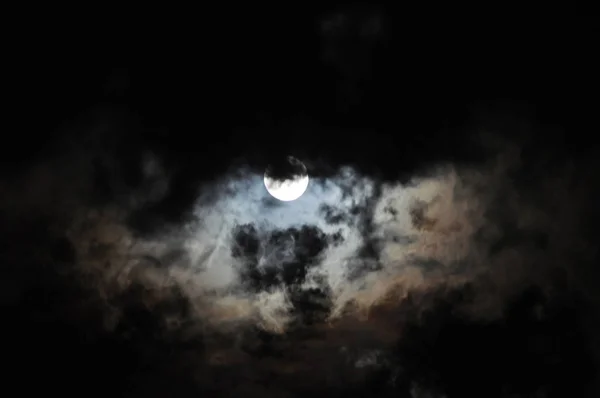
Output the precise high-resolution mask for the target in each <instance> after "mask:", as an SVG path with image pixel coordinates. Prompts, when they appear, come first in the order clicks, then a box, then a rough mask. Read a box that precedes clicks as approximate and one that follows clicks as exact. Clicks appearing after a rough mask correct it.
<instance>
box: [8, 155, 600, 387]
mask: <svg viewBox="0 0 600 398" xmlns="http://www.w3.org/2000/svg"><path fill="white" fill-rule="evenodd" d="M115 145H116V146H118V144H115ZM92 147H93V146H92ZM77 149H78V150H77V151H73V152H72V153H69V154H66V155H64V156H62V157H58V158H57V159H54V160H51V161H46V162H44V163H41V164H39V165H37V166H35V167H33V168H32V169H31V170H30V171H29V172H28V174H27V175H26V176H25V178H24V179H23V181H24V182H22V183H14V184H9V183H5V184H4V186H3V187H2V189H3V192H4V193H5V195H3V196H2V200H3V201H4V203H3V207H2V208H3V212H2V216H3V219H5V220H8V221H10V220H13V219H14V214H18V215H24V214H27V215H28V217H29V218H30V219H31V225H33V224H34V221H35V220H38V219H39V218H38V217H39V216H40V215H44V217H46V220H48V225H50V228H49V231H44V232H43V234H50V235H53V236H54V237H55V238H56V239H58V237H62V238H63V239H64V238H65V236H63V235H61V234H63V231H67V233H66V241H67V242H68V244H67V246H69V249H68V250H67V251H71V252H72V253H71V254H70V255H69V256H65V257H64V260H61V264H62V263H65V264H66V263H70V266H69V267H56V268H55V269H56V270H58V271H57V272H58V273H60V274H61V275H67V276H68V278H69V281H71V283H74V282H73V281H74V280H75V281H76V283H75V284H76V285H78V286H80V287H81V288H82V290H83V291H84V292H85V293H81V297H82V299H81V300H80V302H78V303H77V304H70V305H73V306H76V308H77V311H81V312H85V311H84V310H83V309H84V308H96V309H97V308H100V310H98V311H97V312H99V313H100V314H101V316H99V317H100V318H101V319H102V321H101V324H102V326H103V328H104V329H105V331H110V332H111V333H116V334H118V335H120V336H121V335H122V336H134V337H131V338H134V339H143V338H146V337H143V336H145V334H144V332H143V330H151V331H153V332H152V333H156V334H157V335H159V336H161V338H162V339H165V341H166V340H168V341H170V342H177V343H178V344H184V343H187V342H194V343H193V344H195V345H194V347H202V349H200V348H194V349H190V350H191V351H190V352H193V353H194V354H195V355H196V356H197V358H195V359H193V360H192V359H186V360H189V361H190V363H187V362H186V366H189V367H191V368H193V371H191V370H190V372H192V373H194V374H195V373H198V372H199V373H200V374H202V376H198V377H199V378H200V379H201V380H200V381H199V383H200V384H201V385H203V386H214V383H216V382H213V381H211V377H212V376H211V375H214V374H221V375H222V374H228V375H229V376H231V378H232V380H240V385H241V384H243V383H241V380H245V381H247V380H249V379H253V378H259V377H260V375H262V374H266V373H268V372H274V374H276V375H277V376H276V377H275V378H276V379H277V380H278V381H277V383H281V384H278V386H283V385H285V383H286V382H292V381H293V380H296V379H298V378H299V377H300V376H299V375H307V377H308V376H310V378H311V380H313V382H315V383H317V384H319V383H321V384H325V383H331V385H334V386H337V387H339V388H349V386H355V387H356V386H359V385H361V386H372V385H384V386H387V387H385V388H396V389H406V390H407V391H410V390H412V391H413V395H414V396H426V395H424V394H425V391H429V390H431V391H437V390H440V391H441V390H444V388H451V387H452V386H450V387H448V386H444V385H442V386H440V385H437V384H436V383H437V382H436V381H435V380H438V379H437V378H438V375H437V373H436V372H442V373H444V374H446V375H448V374H453V375H454V376H455V377H458V376H457V375H456V374H454V373H452V372H453V370H452V368H451V367H450V366H449V365H448V363H446V362H443V361H441V359H440V361H441V362H440V363H438V364H436V365H435V366H434V368H435V369H433V370H431V372H430V370H429V369H424V368H422V367H425V368H426V367H427V366H426V364H423V363H422V362H420V361H421V359H419V358H420V357H419V356H428V355H434V353H432V352H430V351H428V349H429V348H428V347H430V345H431V344H432V343H431V342H432V339H433V338H434V337H432V336H434V335H435V333H437V332H436V331H439V332H440V333H441V334H442V335H444V336H447V337H445V338H447V339H448V340H444V341H445V342H446V343H445V344H446V345H444V346H443V347H445V348H444V349H447V350H449V351H448V352H450V354H451V355H452V357H453V358H456V357H460V356H461V355H462V353H461V352H458V351H452V350H451V349H450V347H451V345H452V344H451V342H450V340H453V339H456V340H455V341H460V342H462V343H464V344H465V345H466V346H468V345H469V344H470V341H471V340H469V338H468V336H475V335H478V333H479V331H481V328H485V326H484V325H488V326H489V325H491V326H490V327H491V328H492V329H493V330H492V331H490V332H487V331H486V332H485V333H488V334H485V333H484V335H485V336H487V337H485V336H484V337H481V340H477V339H476V338H475V337H473V339H472V341H475V342H481V347H484V346H485V344H487V343H489V341H491V340H493V336H495V335H494V333H497V330H500V329H501V326H500V325H501V324H502V322H503V321H504V320H505V319H506V317H507V316H509V315H507V314H511V313H513V312H514V311H516V312H518V308H526V309H527V310H523V311H525V313H526V314H525V315H523V317H524V319H525V321H524V322H525V323H527V324H532V325H538V323H537V322H541V323H542V324H544V325H546V326H547V327H548V330H550V331H552V333H555V334H556V336H557V337H556V338H557V339H561V341H563V340H564V341H569V342H570V341H571V340H569V338H568V337H565V336H566V335H565V334H564V333H563V331H562V330H561V329H560V327H559V325H558V324H555V323H553V322H554V321H553V320H552V319H553V318H552V317H553V316H555V315H553V311H555V308H557V307H560V305H559V303H557V302H556V301H553V300H549V301H544V298H545V297H552V296H554V295H556V294H558V293H559V292H564V291H568V292H575V291H576V292H577V294H581V295H583V297H585V299H586V300H595V299H596V296H595V294H597V293H595V290H594V286H593V284H592V283H591V281H592V280H593V278H591V277H590V275H593V272H594V271H593V269H592V267H591V266H590V264H591V263H592V261H593V258H594V255H595V249H594V242H593V240H591V239H590V238H589V235H588V234H587V231H588V228H592V229H593V228H594V226H593V224H590V223H588V220H587V219H586V217H585V214H586V210H587V209H589V208H591V206H593V205H594V203H593V201H592V200H591V199H590V198H591V197H592V196H591V195H590V192H593V190H592V189H593V188H592V182H591V181H590V180H589V179H587V178H585V177H582V176H580V175H578V174H576V173H575V170H576V169H575V167H574V165H572V164H568V163H567V164H562V165H561V164H559V163H558V162H557V161H555V163H552V162H549V163H548V162H546V163H543V162H538V161H536V162H531V161H529V160H527V159H526V158H525V155H524V154H523V152H522V151H521V150H520V148H519V147H518V146H510V145H506V146H502V147H501V148H500V149H499V150H497V156H494V157H490V159H489V161H488V162H487V163H483V164H478V165H476V166H474V165H470V166H464V165H457V164H450V163H440V164H436V165H431V166H429V167H428V168H427V169H421V170H417V171H415V173H414V175H413V177H412V178H411V179H409V180H407V181H405V182H391V181H381V180H378V179H377V178H376V177H373V176H371V175H368V174H364V173H361V172H359V171H358V169H357V168H355V167H352V165H340V166H339V167H337V169H336V172H335V173H331V174H330V175H328V176H327V177H322V176H318V175H316V176H312V178H311V182H310V185H309V188H308V190H307V191H306V193H305V194H304V195H303V196H302V197H301V198H300V199H298V200H297V201H294V202H289V203H281V202H278V201H276V200H274V199H273V198H271V197H270V196H269V195H268V193H267V192H266V191H265V189H264V185H263V182H262V175H261V174H260V173H258V172H256V170H254V169H253V168H251V167H246V166H243V165H240V166H239V167H237V168H235V169H232V170H230V171H229V172H227V173H225V174H222V175H219V176H217V177H215V178H213V179H212V180H210V181H205V182H199V183H198V186H197V191H196V192H197V194H196V195H195V201H194V202H193V204H192V206H191V208H190V209H189V211H188V212H186V213H185V217H184V218H183V220H182V221H181V222H170V223H164V224H157V225H161V227H160V228H156V227H154V228H152V233H140V232H144V231H140V228H139V226H138V225H134V223H132V219H133V218H135V217H132V215H136V214H137V215H139V214H142V215H144V214H145V215H148V216H150V215H152V211H156V208H155V207H153V206H154V205H156V204H160V203H162V202H163V201H164V200H165V198H168V196H169V194H170V190H171V187H172V183H173V181H172V172H171V170H169V169H168V168H166V167H165V166H164V162H163V160H162V159H161V157H160V156H158V155H157V154H156V153H153V152H152V151H149V150H147V149H146V148H143V147H140V148H138V149H137V150H136V151H137V152H139V153H135V154H131V155H132V158H133V159H135V162H134V163H135V164H136V167H137V168H138V169H139V178H137V179H134V180H135V182H134V183H127V182H126V181H123V178H122V177H121V173H120V170H121V169H122V168H123V167H130V166H124V165H123V164H122V162H120V160H119V158H118V156H116V155H114V152H111V151H112V149H110V148H109V149H103V150H97V149H94V148H89V149H87V150H86V151H81V150H79V149H81V147H80V146H77ZM134 155H135V156H134ZM74 164H75V165H77V167H73V165H74ZM98 164H100V165H104V166H102V167H100V169H103V170H104V177H105V183H106V184H105V185H107V186H108V187H110V189H109V190H108V191H109V194H108V195H107V196H106V197H105V199H103V200H99V199H98V197H97V195H96V194H97V192H98V191H97V186H96V185H95V184H96V182H94V180H93V179H91V178H90V176H93V175H94V173H95V170H97V168H98V167H99V166H97V165H98ZM237 164H240V163H237ZM582 164H583V166H585V167H587V168H588V169H591V168H592V166H593V162H592V161H590V164H586V163H584V162H583V161H582ZM550 166H551V167H550ZM107 170H108V171H107ZM515 170H516V171H519V174H518V175H517V176H515V175H516V174H515ZM109 171H110V172H109ZM523 176H524V177H523ZM67 177H68V178H67ZM523 180H524V181H523ZM148 209H151V211H148ZM12 223H13V224H14V220H13V222H12ZM11 225H12V224H11ZM22 228H23V231H27V233H25V232H24V233H23V237H24V238H20V239H22V241H23V242H25V243H23V245H25V244H31V245H33V246H34V247H39V248H40V250H37V251H31V250H30V249H26V248H25V246H23V247H22V248H20V249H19V248H18V247H14V248H11V252H10V253H12V254H11V256H13V257H14V258H20V259H25V258H27V259H29V261H30V262H33V263H35V262H39V263H42V262H45V261H50V263H51V264H55V262H56V264H58V262H57V260H56V258H57V255H56V254H55V253H57V252H56V251H54V250H55V248H57V247H58V246H60V245H59V244H58V243H57V244H56V246H53V245H50V244H46V243H43V244H42V243H41V242H42V240H43V239H41V238H40V239H37V238H35V236H34V235H33V234H31V233H30V232H29V231H30V229H28V228H29V227H26V226H25V225H24V226H23V227H22ZM15 233H16V232H8V231H5V236H7V237H8V236H10V235H11V234H15ZM36 239H37V240H36ZM55 242H58V240H55ZM44 256H46V257H44ZM26 274H27V272H23V273H22V275H21V276H20V278H22V280H23V281H27V283H33V282H29V280H30V279H31V278H30V277H29V276H27V275H26ZM28 275H30V273H29V274H28ZM23 283H26V282H23ZM532 285H533V286H535V287H536V288H535V289H537V290H536V291H537V292H538V293H539V297H542V298H539V299H536V300H537V301H536V300H533V303H529V304H519V303H520V302H519V300H520V297H521V295H522V294H523V291H527V289H528V288H530V287H531V286H532ZM535 289H534V290H535ZM17 290H18V289H17ZM12 294H13V293H11V295H12ZM78 294H80V293H78ZM18 296H19V293H18V292H17V293H15V294H14V297H16V298H13V299H12V300H18ZM78 297H80V296H78ZM515 302H517V304H515ZM515 308H517V309H515ZM94 313H96V312H94ZM536 314H542V315H536ZM544 314H545V315H544ZM510 316H515V317H518V314H517V315H510ZM90 322H92V321H90ZM453 322H456V323H459V324H461V325H463V326H460V327H459V326H456V325H454V324H453ZM544 322H546V323H544ZM144 325H145V326H144ZM444 325H450V326H444ZM453 325H454V326H453ZM464 325H467V326H464ZM515 325H516V321H515ZM453 327H456V328H457V329H453ZM511 327H513V326H511ZM514 327H515V328H518V325H516V326H514ZM584 329H585V328H584ZM578 330H579V329H578ZM585 330H587V329H585ZM585 330H584V332H582V333H587V332H586V331H585ZM498 333H499V332H498ZM515 333H517V332H515ZM578 333H579V331H578ZM456 334H458V335H459V337H456ZM517 334H518V333H517ZM590 334H592V333H591V332H590ZM140 336H141V337H140ZM490 336H491V337H490ZM148 338H149V337H148ZM533 338H534V339H538V336H537V335H536V336H534V337H533ZM581 338H582V339H583V337H581ZM565 339H566V340H565ZM144 341H145V340H144ZM511 341H512V340H510V339H509V340H506V341H504V342H503V344H505V346H506V347H510V345H511V344H512V343H511ZM515 341H517V343H518V342H519V341H521V340H519V339H516V340H515ZM477 344H480V343H477ZM515 344H516V343H515ZM540 344H542V343H540ZM569 344H570V343H569ZM542 345H543V344H542ZM344 347H345V348H344ZM411 347H416V348H415V350H416V351H411ZM478 347H479V346H478ZM481 347H479V348H478V349H480V350H482V352H483V351H484V349H483V348H481ZM392 348H396V351H393V350H392ZM507 349H508V348H507ZM511 349H512V348H511ZM182 350H183V351H186V350H187V348H186V349H183V348H182ZM457 350H458V349H457ZM540 350H542V351H543V349H540ZM415 352H416V353H415ZM490 352H491V351H490ZM450 354H449V355H450ZM500 354H501V353H498V352H496V351H493V352H491V353H490V355H491V356H494V355H496V356H498V355H500ZM157 355H158V354H157ZM160 355H162V354H160ZM165 355H166V354H165ZM436 355H437V354H436ZM482 355H483V354H482ZM561 355H562V354H561ZM565 355H566V354H565ZM500 356H501V355H500ZM257 358H266V359H264V360H260V361H259V360H258V359H257ZM306 358H308V359H306ZM436 358H438V357H436ZM438 359H439V358H438ZM472 360H473V362H472V363H470V364H469V365H468V367H467V370H468V371H469V372H475V371H476V370H477V368H478V365H477V361H483V359H481V358H480V357H476V358H472ZM534 362H535V361H534ZM536 363H537V362H536ZM249 364H252V366H249ZM311 364H312V365H311ZM357 364H358V365H357ZM181 366H183V365H181ZM432 366H433V365H432ZM436 366H437V367H436ZM453 366H454V365H453ZM456 366H458V365H456ZM540 366H541V365H540ZM224 369H225V370H224ZM330 369H334V371H333V370H332V371H331V372H333V373H334V374H328V373H327V372H328V371H329V370H330ZM440 369H441V370H440ZM219 372H225V373H219ZM457 372H458V370H457ZM423 375H425V376H423ZM422 376H423V377H424V380H427V381H426V382H425V381H423V382H421V384H419V383H417V382H416V381H414V380H421V378H422ZM444 377H447V376H444ZM444 377H442V378H443V379H444ZM464 377H466V376H464ZM486 377H487V376H486ZM328 378H330V379H328ZM378 378H381V379H378ZM373 380H379V381H373ZM407 380H408V381H407ZM444 380H447V379H444ZM461 380H463V382H465V383H466V381H465V379H461ZM490 380H491V381H490V383H500V381H499V380H498V379H497V378H494V377H490ZM413 381H414V382H413ZM361 383H362V384H361ZM370 383H371V384H370ZM407 383H408V384H407ZM422 384H423V385H422ZM431 386H434V387H435V388H433V387H431ZM337 387H336V388H337ZM453 387H455V388H457V387H456V385H453ZM206 388H209V387H206ZM245 388H248V389H250V390H252V391H254V390H257V391H258V390H260V389H261V388H264V387H260V386H258V385H256V386H254V387H252V386H249V385H248V384H247V383H246V384H244V386H241V387H240V389H245ZM278 388H279V387H278ZM281 388H283V387H281ZM305 388H306V389H307V390H309V387H305ZM361 388H362V387H361ZM364 388H371V387H364ZM382 388H383V387H382ZM419 391H421V392H419ZM265 394H267V393H265ZM273 394H275V393H273ZM419 394H421V395H419Z"/></svg>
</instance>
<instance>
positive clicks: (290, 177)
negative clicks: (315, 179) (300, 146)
mask: <svg viewBox="0 0 600 398" xmlns="http://www.w3.org/2000/svg"><path fill="white" fill-rule="evenodd" d="M282 166H283V167H282V168H281V169H279V170H276V169H274V168H273V167H271V166H270V167H269V168H267V171H266V172H265V177H264V182H265V187H266V188H267V191H268V192H269V193H270V194H271V196H273V197H274V198H276V199H279V200H281V201H283V202H291V201H292V200H296V199H298V198H299V197H300V196H302V194H303V193H304V192H305V191H306V188H308V173H307V172H306V166H304V164H303V163H302V162H301V161H299V160H298V159H296V158H294V157H292V156H288V157H287V159H286V161H285V162H284V164H283V165H282Z"/></svg>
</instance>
